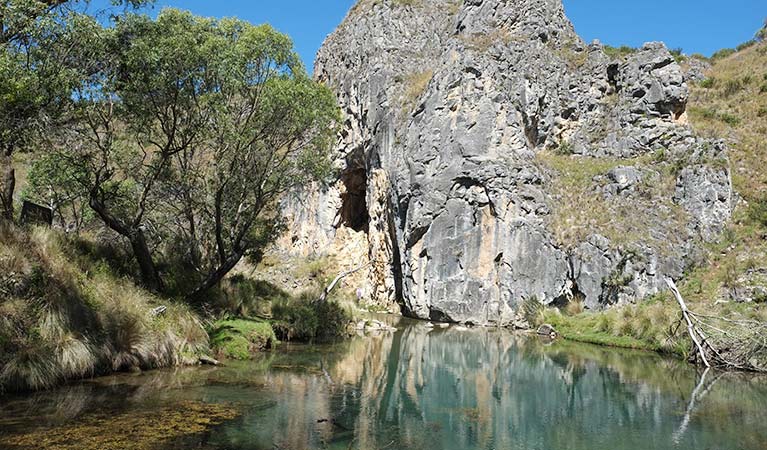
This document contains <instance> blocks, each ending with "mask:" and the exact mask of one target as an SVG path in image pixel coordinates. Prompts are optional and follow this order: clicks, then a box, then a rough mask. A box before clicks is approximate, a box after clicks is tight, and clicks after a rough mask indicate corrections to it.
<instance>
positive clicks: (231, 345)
mask: <svg viewBox="0 0 767 450" xmlns="http://www.w3.org/2000/svg"><path fill="white" fill-rule="evenodd" d="M210 343H211V347H212V348H213V350H214V351H216V352H217V353H218V354H219V355H221V356H223V357H226V358H230V359H240V360H246V359H251V358H252V357H253V355H254V354H255V353H258V352H261V351H264V350H268V349H271V348H273V347H274V346H275V345H276V343H277V337H276V336H275V334H274V330H272V326H271V325H270V324H269V323H268V322H262V321H253V320H244V319H234V320H221V321H218V322H216V323H215V324H213V326H212V327H211V331H210Z"/></svg>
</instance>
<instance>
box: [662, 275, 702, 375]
mask: <svg viewBox="0 0 767 450" xmlns="http://www.w3.org/2000/svg"><path fill="white" fill-rule="evenodd" d="M666 284H667V285H668V287H669V289H671V293H672V294H674V297H675V298H676V301H677V303H679V308H680V309H681V310H682V317H683V318H684V321H685V322H686V323H687V334H689V335H690V339H692V342H693V343H694V344H695V347H696V348H697V350H698V356H700V359H701V361H703V365H704V366H706V368H711V364H710V363H709V362H708V358H706V351H705V350H704V349H703V344H702V342H705V338H704V337H703V333H701V332H700V330H698V328H697V327H696V326H695V324H694V323H693V321H692V318H691V317H690V310H689V309H687V304H686V303H685V302H684V299H683V298H682V294H681V293H680V292H679V289H678V288H677V287H676V283H674V280H672V279H671V278H666Z"/></svg>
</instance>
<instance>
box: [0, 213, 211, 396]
mask: <svg viewBox="0 0 767 450" xmlns="http://www.w3.org/2000/svg"><path fill="white" fill-rule="evenodd" d="M0 237H1V238H2V239H0V273H2V274H3V275H2V276H1V277H0V290H1V291H2V294H3V295H2V296H0V325H2V331H0V390H37V389H45V388H48V387H51V386H53V385H55V384H58V383H60V382H62V381H64V380H68V379H77V378H83V377H89V376H93V375H97V374H100V373H106V372H110V371H115V370H136V369H152V368H158V367H167V366H172V365H177V364H181V363H183V362H184V361H185V360H192V359H194V358H193V356H194V355H198V354H200V353H201V352H205V351H207V346H208V336H207V333H206V332H205V330H204V329H203V328H202V326H201V324H200V323H199V320H198V319H197V318H196V316H195V315H194V314H193V313H192V312H191V311H190V310H189V309H188V308H187V307H185V306H183V305H179V304H175V303H174V302H171V301H168V300H161V299H158V298H156V297H154V296H152V295H150V294H149V293H147V292H145V291H144V290H142V289H140V288H138V287H136V286H135V285H134V284H133V283H132V282H131V281H129V280H128V279H123V278H119V277H117V276H116V275H115V274H114V273H112V272H110V271H109V270H108V269H107V268H105V267H102V266H99V265H96V264H92V262H91V263H90V264H85V262H86V261H87V260H86V259H83V256H82V254H79V253H78V250H79V249H81V248H82V247H83V246H82V245H80V243H78V242H77V241H73V240H70V239H68V238H66V237H65V236H63V235H61V234H59V233H56V232H53V231H49V230H44V229H33V230H31V231H30V232H22V231H20V230H16V229H12V228H8V227H5V228H3V229H2V230H0ZM160 305H163V306H166V307H167V310H166V311H165V313H164V314H162V315H159V316H153V315H152V314H151V311H152V309H153V308H155V307H157V306H160Z"/></svg>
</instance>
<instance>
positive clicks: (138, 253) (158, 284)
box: [130, 230, 165, 292]
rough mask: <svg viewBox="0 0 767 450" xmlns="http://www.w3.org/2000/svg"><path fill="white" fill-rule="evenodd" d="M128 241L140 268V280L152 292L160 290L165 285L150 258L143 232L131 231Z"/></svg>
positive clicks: (150, 253) (150, 254)
mask: <svg viewBox="0 0 767 450" xmlns="http://www.w3.org/2000/svg"><path fill="white" fill-rule="evenodd" d="M130 243H131V248H132V249H133V255H134V256H135V257H136V262H138V266H139V269H140V270H141V281H142V282H143V284H144V287H146V288H147V289H149V290H150V291H152V292H162V291H163V290H164V289H165V285H164V283H163V282H162V278H160V273H159V272H158V271H157V267H156V266H155V264H154V261H153V260H152V252H151V251H150V250H149V245H148V244H147V242H146V237H145V236H144V232H143V231H141V230H138V231H135V232H133V235H132V236H130Z"/></svg>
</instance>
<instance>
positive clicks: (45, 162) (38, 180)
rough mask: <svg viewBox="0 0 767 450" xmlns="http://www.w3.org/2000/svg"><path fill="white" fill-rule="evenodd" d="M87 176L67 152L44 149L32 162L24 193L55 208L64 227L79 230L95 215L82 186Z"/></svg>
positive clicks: (28, 197)
mask: <svg viewBox="0 0 767 450" xmlns="http://www.w3.org/2000/svg"><path fill="white" fill-rule="evenodd" d="M87 177H88V173H87V172H86V171H85V170H83V168H82V167H81V166H79V165H77V164H72V163H71V162H70V161H69V159H68V158H67V157H66V155H65V154H64V153H61V152H56V151H54V152H50V153H44V154H41V155H39V156H38V158H37V159H35V161H34V162H33V163H32V166H31V167H30V169H29V173H28V174H27V188H26V190H25V191H24V192H23V193H22V196H23V197H24V198H25V199H28V200H31V201H33V202H35V203H39V204H42V205H46V206H48V207H49V208H51V209H52V210H53V213H54V216H55V217H56V218H57V219H58V222H59V225H60V226H61V228H63V229H65V230H79V229H81V228H82V227H83V226H84V225H85V224H86V223H87V222H89V221H90V220H92V219H93V212H92V211H91V210H90V209H89V208H88V205H87V199H86V193H85V192H83V189H82V186H83V184H84V180H86V179H87Z"/></svg>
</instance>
